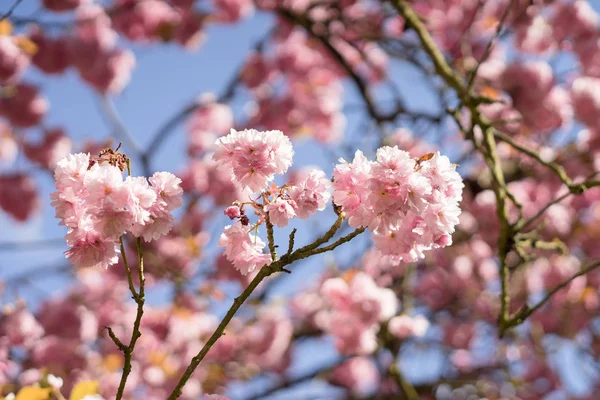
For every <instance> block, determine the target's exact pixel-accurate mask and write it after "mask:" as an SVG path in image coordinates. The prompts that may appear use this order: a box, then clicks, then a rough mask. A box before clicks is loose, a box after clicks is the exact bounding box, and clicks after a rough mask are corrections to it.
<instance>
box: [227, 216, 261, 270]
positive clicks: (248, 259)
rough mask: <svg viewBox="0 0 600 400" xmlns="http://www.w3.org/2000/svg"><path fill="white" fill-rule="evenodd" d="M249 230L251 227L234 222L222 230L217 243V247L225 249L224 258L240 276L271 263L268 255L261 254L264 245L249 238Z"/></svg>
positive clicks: (256, 239) (255, 238) (256, 238)
mask: <svg viewBox="0 0 600 400" xmlns="http://www.w3.org/2000/svg"><path fill="white" fill-rule="evenodd" d="M251 230H252V227H251V226H249V225H243V224H242V223H241V222H240V221H236V222H235V224H233V225H227V226H226V227H225V228H224V229H223V233H222V234H221V238H220V239H219V243H218V244H219V247H225V256H226V257H227V259H228V260H229V261H231V262H232V263H233V265H234V267H235V268H236V269H237V270H238V271H240V272H241V274H242V275H247V274H249V273H250V272H252V271H254V270H255V269H256V267H262V266H263V265H267V264H270V263H271V261H272V259H271V255H270V254H263V252H262V250H263V248H264V247H265V243H264V242H263V241H262V240H261V239H260V238H259V237H258V236H254V237H253V236H251V235H250V231H251Z"/></svg>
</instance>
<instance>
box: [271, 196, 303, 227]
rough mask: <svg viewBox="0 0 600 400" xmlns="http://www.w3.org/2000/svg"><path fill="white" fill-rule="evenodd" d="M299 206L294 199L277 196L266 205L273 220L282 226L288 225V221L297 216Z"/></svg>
mask: <svg viewBox="0 0 600 400" xmlns="http://www.w3.org/2000/svg"><path fill="white" fill-rule="evenodd" d="M297 208H298V206H297V205H296V202H295V201H294V200H290V199H282V198H281V197H278V198H276V199H275V200H273V201H272V202H271V203H269V204H267V205H266V206H265V212H267V213H269V218H270V219H271V222H272V223H273V224H275V225H277V226H278V227H280V228H283V227H284V226H287V224H288V221H289V220H290V219H292V218H294V217H295V216H296V209H297Z"/></svg>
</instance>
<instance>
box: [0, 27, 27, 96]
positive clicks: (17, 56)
mask: <svg viewBox="0 0 600 400" xmlns="http://www.w3.org/2000/svg"><path fill="white" fill-rule="evenodd" d="M29 61H30V58H29V56H28V55H27V54H26V53H25V52H24V51H23V50H21V48H20V47H19V46H18V43H17V42H16V39H15V38H14V37H12V36H2V35H0V84H3V85H6V84H9V83H16V81H17V80H18V79H19V78H20V76H21V74H22V73H23V72H24V71H25V69H26V68H27V66H28V65H29Z"/></svg>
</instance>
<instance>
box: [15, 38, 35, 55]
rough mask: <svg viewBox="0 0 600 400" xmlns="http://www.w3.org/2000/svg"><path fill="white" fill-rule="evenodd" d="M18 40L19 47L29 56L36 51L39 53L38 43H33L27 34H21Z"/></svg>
mask: <svg viewBox="0 0 600 400" xmlns="http://www.w3.org/2000/svg"><path fill="white" fill-rule="evenodd" d="M16 41H17V46H19V48H20V49H21V50H23V52H24V53H25V54H27V55H28V56H33V55H34V54H35V53H37V51H38V46H37V44H35V43H33V42H32V41H31V40H30V39H29V38H26V37H25V36H19V37H17V38H16Z"/></svg>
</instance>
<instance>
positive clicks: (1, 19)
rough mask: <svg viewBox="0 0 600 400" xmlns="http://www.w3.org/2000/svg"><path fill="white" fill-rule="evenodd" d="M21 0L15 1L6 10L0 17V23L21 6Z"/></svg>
mask: <svg viewBox="0 0 600 400" xmlns="http://www.w3.org/2000/svg"><path fill="white" fill-rule="evenodd" d="M22 1H23V0H16V1H15V2H14V3H13V5H12V6H11V7H10V8H9V9H8V11H7V12H5V13H4V14H3V15H2V16H1V17H0V22H2V21H4V20H5V19H7V18H9V17H10V16H11V15H12V14H13V13H14V12H15V10H16V9H17V7H18V6H19V4H21V2H22Z"/></svg>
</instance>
